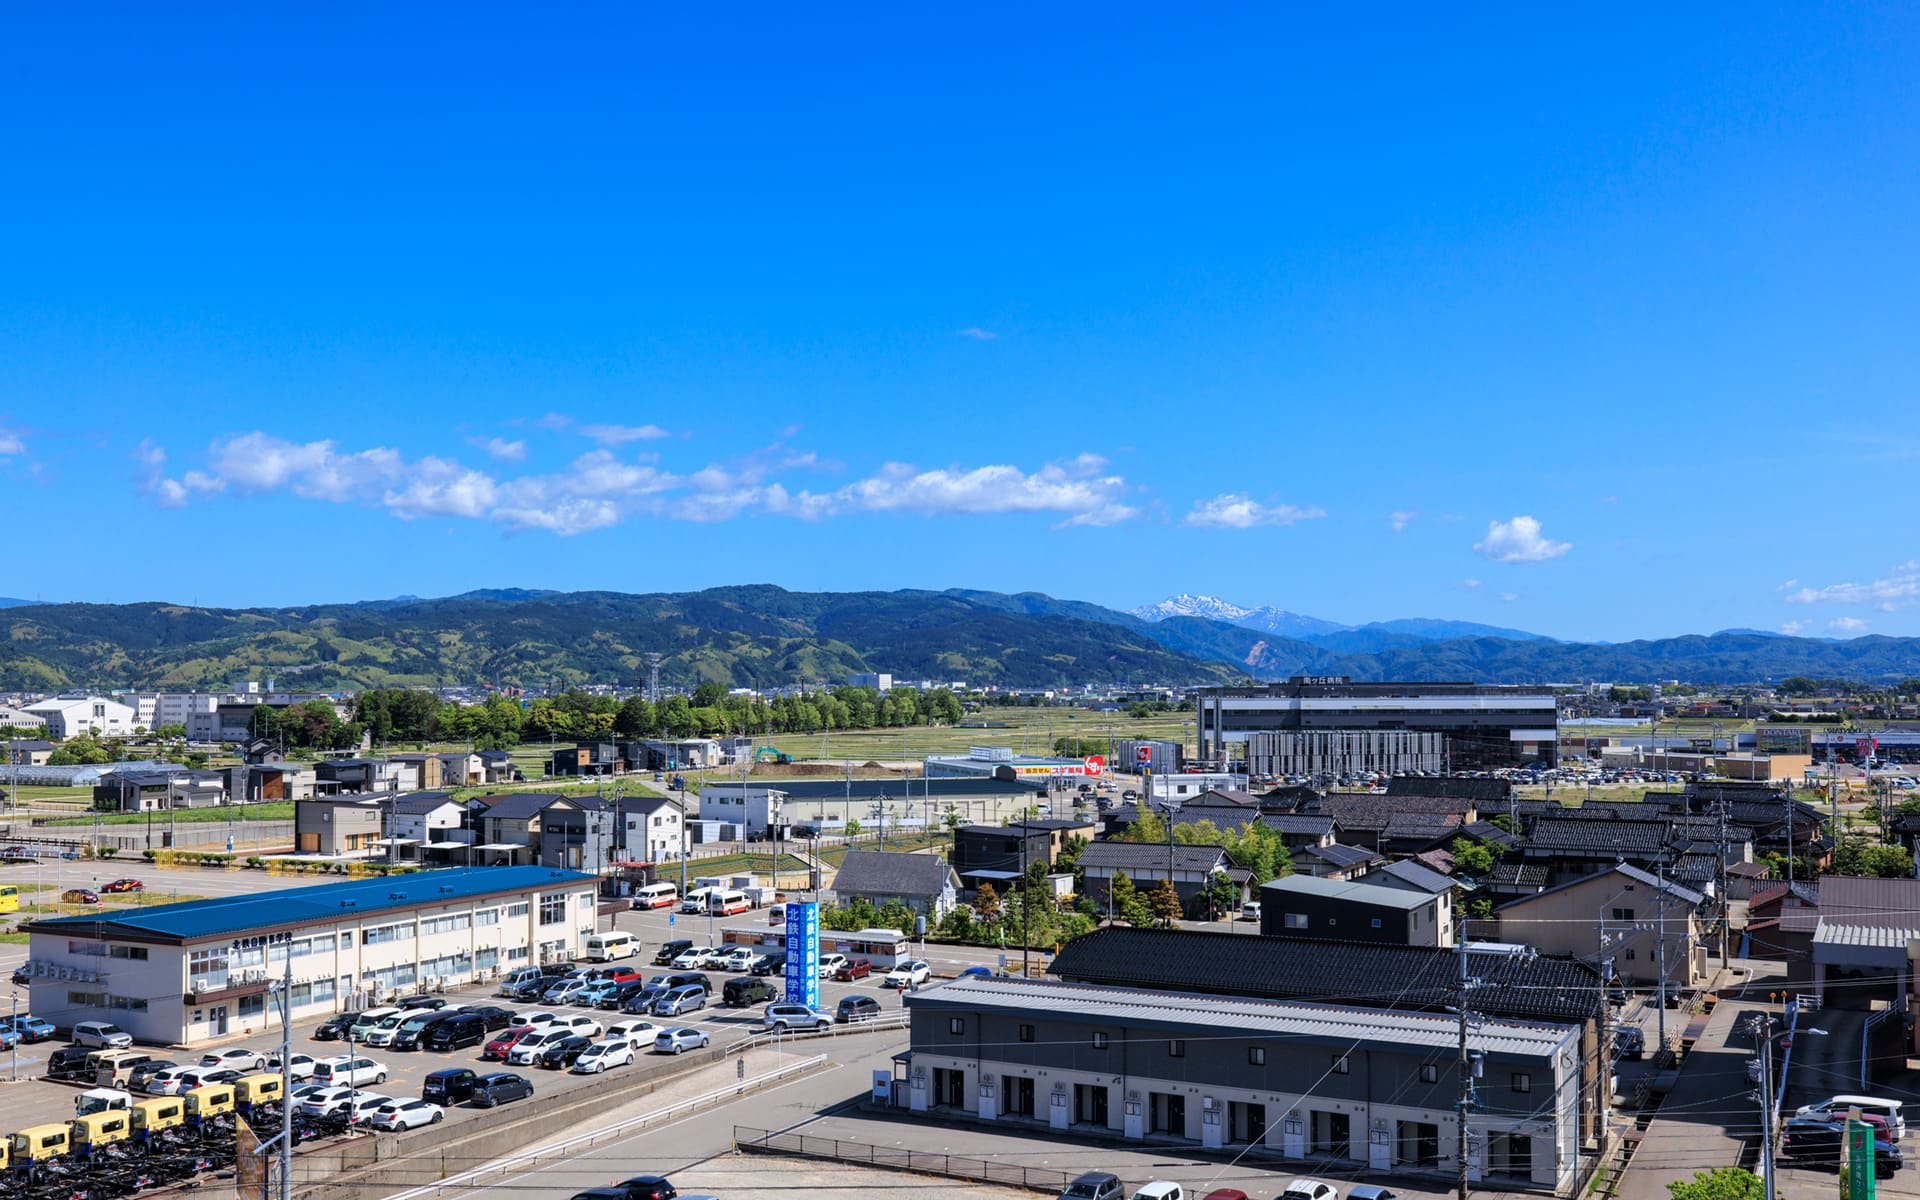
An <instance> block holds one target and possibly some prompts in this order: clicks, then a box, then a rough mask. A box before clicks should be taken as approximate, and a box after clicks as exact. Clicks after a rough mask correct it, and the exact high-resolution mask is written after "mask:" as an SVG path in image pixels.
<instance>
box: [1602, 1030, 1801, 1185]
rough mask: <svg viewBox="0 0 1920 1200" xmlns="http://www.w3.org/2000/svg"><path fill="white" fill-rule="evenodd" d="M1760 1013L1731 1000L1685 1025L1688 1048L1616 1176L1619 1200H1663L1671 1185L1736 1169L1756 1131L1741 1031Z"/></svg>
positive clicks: (1749, 1052)
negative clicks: (1701, 1173) (1711, 1172)
mask: <svg viewBox="0 0 1920 1200" xmlns="http://www.w3.org/2000/svg"><path fill="white" fill-rule="evenodd" d="M1766 1007H1767V1006H1766V1005H1765V1004H1764V1002H1761V1003H1756V1002H1753V1001H1747V1000H1741V999H1737V998H1734V997H1731V996H1730V997H1728V998H1727V999H1725V1000H1722V1001H1721V1002H1720V1003H1719V1004H1718V1005H1716V1006H1715V1007H1714V1010H1713V1011H1712V1013H1710V1014H1708V1015H1707V1016H1706V1017H1704V1018H1701V1017H1695V1018H1693V1019H1692V1021H1691V1023H1690V1024H1689V1025H1688V1027H1687V1030H1686V1035H1685V1036H1687V1037H1689V1038H1691V1039H1692V1041H1693V1049H1692V1050H1691V1052H1689V1053H1688V1054H1687V1056H1686V1058H1685V1059H1684V1060H1682V1062H1681V1064H1680V1068H1679V1070H1678V1071H1677V1072H1676V1073H1675V1074H1674V1075H1673V1082H1672V1086H1671V1089H1670V1090H1669V1091H1668V1092H1667V1094H1666V1098H1665V1099H1664V1100H1663V1101H1662V1102H1661V1104H1660V1107H1659V1108H1658V1109H1656V1110H1654V1113H1653V1117H1652V1120H1651V1122H1650V1123H1649V1124H1648V1126H1647V1128H1646V1131H1645V1132H1644V1133H1642V1134H1641V1135H1640V1140H1639V1146H1638V1148H1637V1149H1635V1150H1634V1153H1633V1158H1632V1160H1631V1161H1630V1162H1629V1163H1628V1164H1627V1168H1626V1170H1625V1172H1624V1173H1623V1174H1622V1175H1621V1177H1620V1188H1619V1192H1618V1193H1617V1194H1618V1196H1619V1200H1668V1192H1667V1184H1668V1183H1669V1182H1671V1181H1672V1180H1675V1179H1685V1178H1687V1177H1689V1176H1691V1175H1692V1174H1693V1172H1695V1171H1707V1170H1712V1169H1713V1168H1714V1167H1730V1166H1736V1165H1738V1164H1739V1163H1740V1161H1741V1157H1742V1155H1743V1153H1744V1152H1745V1150H1746V1142H1747V1139H1749V1138H1753V1137H1758V1136H1759V1132H1760V1110H1759V1107H1758V1102H1757V1101H1756V1100H1755V1099H1754V1098H1753V1096H1752V1093H1753V1091H1754V1087H1753V1085H1752V1084H1751V1083H1749V1082H1748V1081H1747V1062H1748V1060H1749V1059H1751V1058H1752V1056H1753V1038H1752V1036H1751V1035H1750V1034H1748V1033H1746V1032H1744V1031H1743V1030H1742V1028H1741V1026H1743V1025H1744V1024H1745V1023H1746V1021H1747V1020H1748V1018H1750V1017H1752V1016H1753V1015H1754V1014H1756V1013H1758V1012H1762V1011H1765V1010H1766ZM1672 1016H1673V1014H1672V1013H1669V1014H1668V1018H1669V1021H1671V1019H1672ZM1669 1028H1671V1025H1670V1026H1669Z"/></svg>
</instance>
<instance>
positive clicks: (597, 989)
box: [573, 979, 622, 1008]
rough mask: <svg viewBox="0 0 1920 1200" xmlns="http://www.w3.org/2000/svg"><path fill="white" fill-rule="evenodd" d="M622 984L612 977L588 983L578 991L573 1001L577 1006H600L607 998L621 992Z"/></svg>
mask: <svg viewBox="0 0 1920 1200" xmlns="http://www.w3.org/2000/svg"><path fill="white" fill-rule="evenodd" d="M621 986H622V985H621V984H619V983H617V982H615V981H614V980H611V979H602V980H599V981H597V982H594V983H590V984H588V985H587V986H586V987H583V988H581V989H580V990H579V992H578V993H576V994H575V995H574V997H573V1003H574V1004H575V1006H577V1007H584V1008H599V1007H600V1006H601V1005H602V1004H604V1003H605V1002H606V1001H607V1000H609V999H612V998H614V997H616V996H618V995H619V994H620V988H621Z"/></svg>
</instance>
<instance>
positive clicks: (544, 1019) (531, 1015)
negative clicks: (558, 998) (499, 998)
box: [507, 1008, 560, 1029]
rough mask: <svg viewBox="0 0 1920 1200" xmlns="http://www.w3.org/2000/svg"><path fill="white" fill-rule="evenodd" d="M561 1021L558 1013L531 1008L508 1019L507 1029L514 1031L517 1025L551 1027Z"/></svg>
mask: <svg viewBox="0 0 1920 1200" xmlns="http://www.w3.org/2000/svg"><path fill="white" fill-rule="evenodd" d="M559 1019H560V1014H558V1013H550V1012H548V1011H547V1010H546V1009H544V1008H530V1009H528V1010H527V1011H525V1012H517V1013H514V1014H513V1015H512V1016H511V1017H509V1018H507V1028H508V1029H512V1028H514V1027H515V1026H517V1025H551V1024H553V1023H554V1022H555V1021H558V1020H559Z"/></svg>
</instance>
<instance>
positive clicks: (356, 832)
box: [293, 798, 381, 857]
mask: <svg viewBox="0 0 1920 1200" xmlns="http://www.w3.org/2000/svg"><path fill="white" fill-rule="evenodd" d="M380 818H381V813H380V804H379V802H378V801H375V800H361V799H347V798H321V799H313V800H301V801H298V802H296V803H295V804H294V806H293V837H294V847H295V849H296V850H297V851H298V852H299V853H301V854H319V855H325V856H327V857H333V856H335V855H341V854H371V853H373V852H375V851H376V850H377V849H378V848H379V846H380V837H381V831H380Z"/></svg>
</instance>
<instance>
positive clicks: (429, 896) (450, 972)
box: [24, 867, 596, 1045]
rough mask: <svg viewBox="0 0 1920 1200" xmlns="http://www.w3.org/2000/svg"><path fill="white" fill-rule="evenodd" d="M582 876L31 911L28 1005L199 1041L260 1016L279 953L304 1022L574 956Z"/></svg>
mask: <svg viewBox="0 0 1920 1200" xmlns="http://www.w3.org/2000/svg"><path fill="white" fill-rule="evenodd" d="M594 886H595V879H594V877H593V876H591V875H582V874H579V873H577V872H572V871H560V870H555V869H553V868H549V867H471V868H455V869H450V870H443V871H422V872H419V873H416V874H411V875H394V876H384V877H378V878H372V879H357V880H352V881H349V882H346V883H331V884H321V885H319V886H317V887H307V888H291V889H287V890H284V891H274V892H265V893H253V894H250V895H242V896H221V897H217V898H214V899H211V900H198V901H193V902H190V903H184V904H166V905H160V906H156V907H152V908H142V909H132V910H121V911H106V912H100V913H89V914H85V915H82V916H75V917H55V918H52V919H50V920H44V921H34V922H31V923H29V924H28V925H27V926H26V929H27V932H28V933H29V935H30V941H31V946H30V949H29V958H28V961H27V963H26V966H25V968H24V969H25V970H26V972H27V974H28V976H29V977H30V978H31V998H32V1003H31V1009H32V1011H33V1012H34V1013H35V1014H36V1015H38V1016H43V1017H45V1018H46V1019H47V1020H49V1021H52V1022H54V1023H55V1024H58V1025H61V1026H70V1025H72V1024H73V1023H74V1022H75V1021H90V1020H91V1021H112V1022H113V1023H114V1024H116V1025H119V1026H120V1027H121V1028H122V1029H125V1030H126V1031H127V1032H129V1033H131V1034H132V1035H133V1036H134V1037H135V1038H136V1039H138V1040H140V1041H143V1042H153V1043H158V1044H162V1045H191V1044H194V1043H197V1042H206V1041H211V1040H213V1039H216V1038H221V1037H226V1036H228V1035H230V1034H237V1033H241V1032H244V1031H247V1030H261V1029H265V1028H267V1027H268V1026H269V1025H271V1024H272V1021H273V1009H274V1004H273V1001H272V999H271V998H270V997H269V995H268V988H269V984H271V983H277V982H279V981H280V980H282V979H283V978H284V975H285V972H286V969H287V963H288V960H289V956H291V961H292V966H293V970H292V974H293V988H292V1002H293V1015H294V1018H295V1020H297V1021H311V1020H313V1019H314V1018H316V1017H320V1016H324V1015H326V1014H329V1013H334V1012H338V1011H341V1010H343V1009H349V1008H356V1007H364V1006H366V1005H369V1004H374V1003H379V1002H381V1001H383V1000H386V999H390V998H391V997H393V996H394V995H396V994H399V993H404V992H408V991H411V990H413V989H415V988H420V987H426V986H429V985H431V984H432V983H434V982H435V981H442V982H446V983H449V984H462V983H468V982H474V981H484V980H488V979H492V978H494V977H496V976H497V975H499V974H501V973H504V972H506V971H510V970H512V969H513V968H515V967H521V966H528V965H533V964H538V963H542V962H552V961H564V960H567V959H571V958H574V957H577V956H578V955H579V953H580V952H581V951H582V950H583V949H584V943H585V941H586V939H587V938H589V937H591V936H592V935H593V933H594V928H595V920H596V910H595V897H594Z"/></svg>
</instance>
